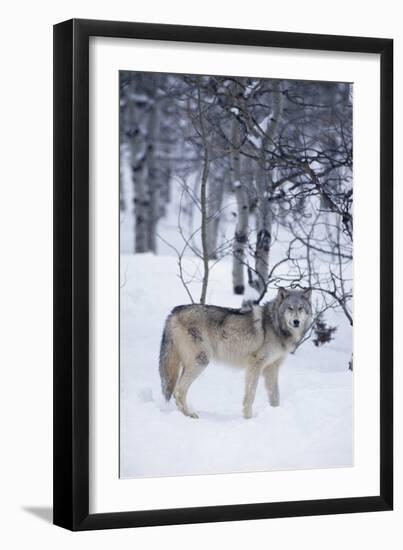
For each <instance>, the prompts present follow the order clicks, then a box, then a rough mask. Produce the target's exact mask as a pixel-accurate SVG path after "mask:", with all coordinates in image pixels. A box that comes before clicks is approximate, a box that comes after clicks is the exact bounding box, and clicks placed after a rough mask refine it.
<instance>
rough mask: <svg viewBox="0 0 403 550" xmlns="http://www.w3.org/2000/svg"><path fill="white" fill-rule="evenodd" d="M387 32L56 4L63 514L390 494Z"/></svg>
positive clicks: (359, 503) (146, 520)
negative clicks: (77, 12) (108, 12)
mask: <svg viewBox="0 0 403 550" xmlns="http://www.w3.org/2000/svg"><path fill="white" fill-rule="evenodd" d="M392 102H393V42H392V40H391V39H385V38H360V37H346V36H325V35H310V34H297V33H288V32H269V31H252V30H241V29H218V28H204V27H187V26H176V25H156V24H146V23H125V22H113V21H91V20H77V19H73V20H70V21H66V22H63V23H60V24H58V25H55V27H54V523H55V524H56V525H59V526H62V527H65V528H68V529H71V530H89V529H104V528H118V527H137V526H152V525H167V524H181V523H200V522H215V521H234V520H245V519H260V518H275V517H292V516H302V515H319V514H336V513H352V512H370V511H381V510H391V509H392V506H393V364H392V359H393V354H392V347H393V306H392V299H393V290H392V288H393V281H392V277H393V275H392V273H393V264H392V262H393V257H392V249H393V247H392V242H393V241H392V239H393V220H392V213H393V208H392V207H393V152H392V151H393V146H392V138H393V132H392V112H393V111H392V109H393V106H392Z"/></svg>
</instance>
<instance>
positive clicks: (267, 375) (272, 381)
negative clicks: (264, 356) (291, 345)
mask: <svg viewBox="0 0 403 550" xmlns="http://www.w3.org/2000/svg"><path fill="white" fill-rule="evenodd" d="M281 363H282V361H281V360H279V361H275V362H274V363H271V365H268V366H267V367H266V368H265V369H264V371H263V374H264V379H265V383H266V389H267V394H268V396H269V403H270V405H271V406H272V407H278V406H279V405H280V391H279V389H278V371H279V369H280V366H281Z"/></svg>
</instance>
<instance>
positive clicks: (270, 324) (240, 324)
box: [159, 288, 312, 418]
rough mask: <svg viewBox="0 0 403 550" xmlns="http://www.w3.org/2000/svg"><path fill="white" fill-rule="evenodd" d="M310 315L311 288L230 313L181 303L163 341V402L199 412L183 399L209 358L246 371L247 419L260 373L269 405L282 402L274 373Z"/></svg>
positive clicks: (284, 292) (284, 293)
mask: <svg viewBox="0 0 403 550" xmlns="http://www.w3.org/2000/svg"><path fill="white" fill-rule="evenodd" d="M311 315H312V308H311V290H310V289H302V290H287V289H285V288H279V289H278V293H277V296H276V297H275V298H274V299H273V300H271V301H270V302H267V303H266V304H264V305H262V306H260V305H250V307H249V308H246V309H245V308H244V307H243V308H242V309H230V308H226V307H218V306H213V305H200V304H193V305H183V306H178V307H175V308H174V309H173V310H172V312H171V313H170V315H169V316H168V318H167V320H166V323H165V327H164V331H163V335H162V341H161V349H160V363H159V372H160V377H161V386H162V393H163V395H164V397H165V399H166V400H167V401H169V399H170V398H171V396H172V394H173V395H174V398H175V401H176V405H177V407H178V409H179V410H180V411H181V412H182V413H183V414H185V415H186V416H190V417H192V418H198V416H197V414H196V413H195V412H194V411H192V410H190V409H189V407H188V404H187V401H186V396H187V392H188V390H189V388H190V386H191V384H192V383H193V382H194V381H195V380H196V378H197V377H198V376H199V375H200V374H201V373H202V372H203V371H204V369H205V368H206V367H207V365H208V364H209V362H210V360H211V359H217V360H219V361H223V362H226V363H229V364H231V365H234V366H240V367H244V368H245V374H246V375H245V393H244V399H243V416H244V418H251V416H252V405H253V401H254V398H255V393H256V388H257V384H258V380H259V376H260V374H263V377H264V379H265V383H266V388H267V392H268V398H269V403H270V405H271V406H273V407H276V406H278V405H279V404H280V394H279V389H278V371H279V368H280V366H281V364H282V363H283V361H284V359H285V358H286V356H287V355H288V353H290V352H291V351H293V350H294V349H295V346H296V345H297V344H298V342H299V341H300V340H301V338H302V337H303V335H304V334H305V332H306V330H307V328H308V326H309V323H310V318H311Z"/></svg>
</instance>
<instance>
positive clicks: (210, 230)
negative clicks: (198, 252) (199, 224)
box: [207, 171, 224, 260]
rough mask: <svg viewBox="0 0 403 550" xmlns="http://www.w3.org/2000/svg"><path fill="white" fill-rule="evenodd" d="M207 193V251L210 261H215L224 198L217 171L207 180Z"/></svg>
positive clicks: (221, 179)
mask: <svg viewBox="0 0 403 550" xmlns="http://www.w3.org/2000/svg"><path fill="white" fill-rule="evenodd" d="M208 187H209V193H208V204H207V213H208V223H207V249H208V257H209V259H210V260H216V259H217V248H218V227H219V224H220V217H221V211H220V210H221V207H222V201H223V197H224V181H223V175H222V174H220V173H219V172H218V173H217V171H215V172H214V177H213V178H212V179H211V178H210V179H209V185H208Z"/></svg>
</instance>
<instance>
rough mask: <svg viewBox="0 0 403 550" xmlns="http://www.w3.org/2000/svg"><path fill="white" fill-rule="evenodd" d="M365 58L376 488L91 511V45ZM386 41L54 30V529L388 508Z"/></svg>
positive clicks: (195, 30)
mask: <svg viewBox="0 0 403 550" xmlns="http://www.w3.org/2000/svg"><path fill="white" fill-rule="evenodd" d="M92 36H101V37H117V38H137V39H147V40H169V41H181V42H199V43H213V44H229V45H244V46H248V45H252V46H266V47H280V48H296V49H309V50H327V51H342V52H364V53H374V54H380V58H381V69H380V70H381V75H380V82H381V105H380V107H381V125H380V140H381V143H380V145H381V147H380V183H381V185H380V197H381V203H380V204H381V212H380V214H381V227H380V230H381V235H380V242H381V258H380V266H381V267H380V270H381V272H380V281H381V285H380V286H381V296H380V305H381V313H380V342H381V350H380V365H381V368H380V426H381V429H380V489H379V494H377V495H373V496H369V497H368V496H365V497H359V496H357V497H354V498H338V499H326V500H308V501H293V502H276V503H258V504H239V505H224V506H207V507H197V508H177V509H165V510H151V511H132V512H116V513H102V514H90V513H89V290H90V286H89V285H90V281H89V253H90V249H89V206H90V204H89V179H88V175H89V158H88V157H89V38H90V37H92ZM392 140H393V41H392V40H391V39H384V38H360V37H351V36H327V35H314V34H300V33H290V32H269V31H255V30H243V29H223V28H221V29H220V28H206V27H190V26H177V25H159V24H148V23H127V22H115V21H95V20H80V19H73V20H69V21H65V22H63V23H59V24H57V25H55V26H54V523H55V524H56V525H59V526H61V527H65V528H67V529H71V530H74V531H76V530H90V529H106V528H120V527H139V526H153V525H168V524H183V523H202V522H216V521H234V520H247V519H260V518H277V517H291V516H305V515H320V514H340V513H352V512H371V511H381V510H391V509H392V507H393V354H392V350H393V269H392V268H393V252H392V250H393V245H392V243H393V240H392V239H393V143H392Z"/></svg>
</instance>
